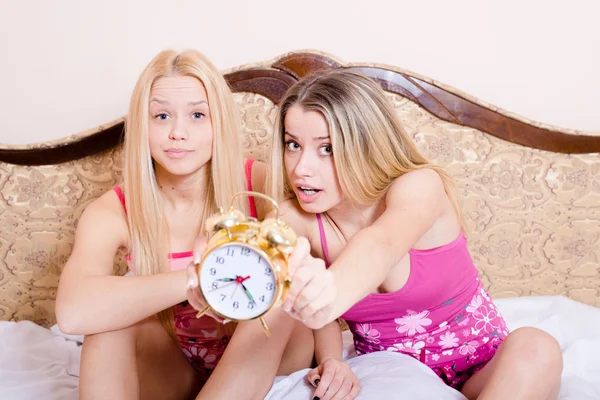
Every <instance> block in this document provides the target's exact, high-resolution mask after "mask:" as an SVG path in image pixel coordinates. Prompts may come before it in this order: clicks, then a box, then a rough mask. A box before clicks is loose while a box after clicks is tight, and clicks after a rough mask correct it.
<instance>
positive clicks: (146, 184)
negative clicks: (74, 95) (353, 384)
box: [56, 50, 313, 400]
mask: <svg viewBox="0 0 600 400" xmlns="http://www.w3.org/2000/svg"><path fill="white" fill-rule="evenodd" d="M240 129H241V124H240V120H239V111H238V109H237V108H236V106H235V102H234V99H233V95H232V93H231V91H230V89H229V87H228V85H227V83H226V81H225V80H224V78H223V77H222V76H221V74H220V73H219V72H218V70H217V69H216V68H215V67H214V65H213V64H212V63H211V62H210V61H209V60H208V59H206V58H205V57H204V56H203V55H202V54H200V53H199V52H197V51H193V50H189V51H185V52H183V53H176V52H174V51H163V52H161V53H160V54H158V55H157V56H156V57H155V58H154V59H153V60H152V61H151V62H150V63H149V64H148V65H147V67H146V68H145V69H144V71H143V72H142V74H141V75H140V77H139V79H138V81H137V84H136V86H135V89H134V91H133V95H132V97H131V102H130V108H129V113H128V115H127V121H126V129H125V144H124V148H123V152H124V163H123V178H124V180H123V184H122V185H119V186H116V187H114V190H107V192H106V193H105V194H103V195H102V196H100V198H98V199H97V200H95V201H94V202H92V203H91V204H90V205H89V206H88V207H87V208H86V210H85V212H84V213H83V214H82V216H81V218H80V219H79V221H78V226H77V233H76V238H75V246H74V249H73V253H72V255H71V257H70V258H69V260H68V262H67V264H66V266H65V268H64V270H63V273H62V275H61V279H60V284H59V288H58V295H57V303H56V314H57V319H58V325H59V327H60V328H61V330H63V331H64V332H66V333H70V334H84V335H85V339H84V343H83V351H82V360H81V376H80V398H81V399H138V398H142V399H161V400H164V399H190V398H198V399H200V398H211V399H215V398H232V399H233V398H243V397H247V396H251V397H253V398H258V397H261V396H264V395H265V394H266V393H267V392H268V390H269V389H270V387H271V385H272V381H273V378H274V377H275V375H276V373H280V374H289V373H291V372H293V371H295V370H296V369H298V368H304V367H307V366H309V365H310V363H311V360H312V349H313V347H312V344H313V340H312V334H311V332H310V330H309V329H308V328H306V327H305V326H303V325H302V324H301V323H299V322H296V321H295V320H294V319H292V318H291V317H289V316H288V315H287V314H286V313H285V312H283V311H281V310H275V311H274V312H273V313H271V314H270V315H268V316H267V318H268V319H270V321H268V323H269V326H270V327H271V329H272V332H273V335H274V336H273V337H271V338H270V340H267V338H266V337H265V335H264V333H263V332H262V327H261V325H260V322H259V321H250V322H248V323H244V324H239V325H238V326H237V328H236V329H235V333H233V334H232V331H233V329H230V328H233V327H230V326H219V325H218V323H217V322H216V321H215V320H214V319H212V318H211V317H210V316H205V317H203V318H200V319H196V318H195V315H196V313H197V311H196V310H194V309H193V307H192V305H190V303H189V302H190V301H191V299H190V298H189V291H188V290H190V291H191V290H193V289H194V286H195V285H197V282H195V283H193V285H192V286H191V288H190V286H188V274H187V271H186V267H187V266H188V265H189V264H190V262H191V261H192V259H193V254H192V249H193V247H194V243H195V239H196V237H197V236H198V234H199V233H200V232H201V230H202V229H203V226H204V221H205V220H206V218H207V217H208V216H210V215H211V214H213V213H215V212H216V210H217V206H218V205H225V204H229V203H230V201H231V198H232V197H233V195H234V194H235V193H237V192H239V191H242V190H246V189H247V188H248V186H249V185H248V186H247V183H248V184H251V183H252V178H254V181H255V183H260V182H261V181H263V179H264V176H265V171H264V170H265V169H264V165H262V164H260V163H254V166H253V165H252V162H248V163H246V165H244V160H243V157H242V149H241V141H240ZM245 168H246V172H247V174H246V176H244V169H245ZM252 172H254V173H252ZM118 178H119V176H118V175H115V179H118ZM254 189H255V190H258V191H261V190H262V188H261V186H260V185H259V186H258V187H256V185H255V187H254ZM236 207H238V208H239V209H241V210H243V211H244V212H245V213H249V212H250V211H253V210H252V207H250V208H249V207H248V203H247V202H246V200H245V199H243V198H242V199H241V200H240V202H239V203H238V204H236ZM254 213H255V210H254ZM117 252H121V253H122V254H124V255H126V257H127V260H128V264H129V266H130V270H131V272H133V276H127V277H123V276H114V275H113V266H114V259H115V254H116V253H117ZM200 255H201V254H196V257H198V256H200ZM189 288H190V289H189ZM288 348H293V349H294V350H296V351H294V352H291V351H287V350H286V349H288ZM297 349H300V350H299V351H298V350H297ZM282 354H283V357H282ZM290 355H291V356H290ZM223 382H227V385H223V384H222V383H223Z"/></svg>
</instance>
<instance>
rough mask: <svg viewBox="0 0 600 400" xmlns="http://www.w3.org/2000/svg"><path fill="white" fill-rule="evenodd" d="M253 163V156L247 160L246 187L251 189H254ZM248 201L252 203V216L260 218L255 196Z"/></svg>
mask: <svg viewBox="0 0 600 400" xmlns="http://www.w3.org/2000/svg"><path fill="white" fill-rule="evenodd" d="M252 164H254V159H253V158H249V159H247V160H246V187H247V188H248V190H249V191H252ZM248 203H250V216H251V217H254V218H258V214H257V212H256V203H255V200H254V197H248Z"/></svg>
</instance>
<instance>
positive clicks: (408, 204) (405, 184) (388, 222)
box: [330, 170, 447, 319]
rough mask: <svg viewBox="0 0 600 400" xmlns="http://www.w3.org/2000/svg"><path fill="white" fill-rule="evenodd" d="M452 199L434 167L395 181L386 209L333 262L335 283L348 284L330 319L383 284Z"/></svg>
mask: <svg viewBox="0 0 600 400" xmlns="http://www.w3.org/2000/svg"><path fill="white" fill-rule="evenodd" d="M446 202H447V200H446V193H445V191H444V186H443V183H442V180H441V178H440V177H439V175H438V174H437V173H436V172H435V171H433V170H420V171H413V172H411V173H408V174H406V175H404V176H402V177H401V178H398V179H397V180H396V181H395V182H394V183H393V184H392V185H391V187H390V189H389V190H388V193H387V195H386V210H385V212H384V213H383V214H382V215H381V217H379V218H378V219H377V220H376V221H375V223H373V225H371V226H369V227H368V228H365V229H363V230H361V231H360V232H358V233H357V234H356V235H354V236H353V237H352V238H351V239H350V241H349V242H348V244H347V245H346V247H345V248H344V251H343V252H342V253H341V254H340V256H339V257H338V258H337V260H336V261H335V262H334V263H333V264H332V265H331V267H330V270H331V271H332V273H333V280H334V282H335V286H336V287H338V288H343V290H340V291H338V298H337V299H336V301H335V303H334V304H333V310H332V312H331V315H330V319H335V318H338V317H339V316H341V315H342V314H343V313H344V312H345V311H347V310H348V309H349V308H350V307H352V306H353V305H354V304H356V303H357V302H358V301H359V300H361V299H362V298H364V297H365V296H367V295H368V294H369V293H372V292H375V291H376V290H377V288H378V287H379V286H380V285H381V284H382V283H383V281H384V280H385V279H386V278H387V276H388V274H389V272H390V270H391V268H392V267H394V266H395V265H396V264H398V263H399V262H400V260H401V259H402V258H403V257H404V256H405V255H406V254H407V253H408V251H409V250H410V249H411V248H412V247H413V246H414V244H415V243H417V242H418V241H419V239H421V238H422V237H423V235H425V233H427V232H428V231H429V229H430V228H431V227H432V225H433V224H434V223H435V221H436V220H437V219H438V218H439V217H440V216H441V214H442V211H443V209H444V207H443V205H444V204H446ZM358 277H360V279H358Z"/></svg>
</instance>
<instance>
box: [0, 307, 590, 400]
mask: <svg viewBox="0 0 600 400" xmlns="http://www.w3.org/2000/svg"><path fill="white" fill-rule="evenodd" d="M496 304H497V306H498V309H499V310H500V311H501V313H502V314H503V315H504V317H505V319H506V321H507V324H508V327H509V328H510V329H511V330H514V329H516V328H518V327H521V326H536V327H538V328H540V329H543V330H545V331H546V332H548V333H550V334H551V335H553V336H554V337H555V338H556V339H557V340H558V342H559V343H560V345H561V348H562V350H563V357H564V370H563V375H562V387H561V392H560V396H559V399H560V400H592V399H600V309H597V308H594V307H590V306H587V305H585V304H581V303H578V302H575V301H572V300H569V299H566V298H564V297H560V296H550V297H521V298H514V299H500V300H496ZM78 339H79V338H76V337H66V336H64V335H61V334H60V332H58V330H57V329H56V328H55V327H54V329H52V330H50V329H45V328H42V327H40V326H38V325H35V324H33V323H31V322H19V323H14V322H0V399H2V400H29V399H38V398H43V399H49V400H54V399H57V400H58V399H60V400H75V399H77V398H78V396H77V387H78V375H79V360H80V352H81V347H80V346H79V345H78V343H77V340H78ZM344 342H345V355H346V357H347V359H348V363H349V364H350V365H351V366H352V368H353V369H354V371H355V373H356V374H357V376H358V377H359V378H360V379H361V386H362V390H361V393H360V395H359V397H358V398H359V399H369V400H371V399H392V398H394V399H396V398H404V399H415V400H419V399H436V400H445V399H448V400H454V399H464V397H463V396H462V395H461V394H460V393H458V392H456V391H454V390H453V389H451V388H448V387H446V386H445V385H443V383H442V382H441V380H439V379H438V378H437V377H436V376H435V374H433V372H432V371H430V370H429V369H427V368H426V367H425V366H424V365H422V364H421V363H419V362H418V361H416V360H415V359H413V358H411V357H408V356H404V355H401V354H398V353H388V352H381V353H374V354H369V355H364V356H361V357H355V354H354V352H353V349H352V343H351V338H350V335H349V333H348V332H345V335H344ZM307 371H308V370H303V371H298V372H296V373H294V374H292V375H290V376H287V377H277V378H276V380H275V382H274V384H273V387H272V388H271V391H270V392H269V393H268V395H267V397H266V399H268V400H279V399H286V400H296V399H298V400H301V399H302V400H305V399H312V393H313V391H314V388H313V387H312V386H310V385H309V384H308V383H307V382H306V379H305V376H306V372H307Z"/></svg>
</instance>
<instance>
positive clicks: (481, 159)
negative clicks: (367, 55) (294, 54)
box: [0, 93, 600, 326]
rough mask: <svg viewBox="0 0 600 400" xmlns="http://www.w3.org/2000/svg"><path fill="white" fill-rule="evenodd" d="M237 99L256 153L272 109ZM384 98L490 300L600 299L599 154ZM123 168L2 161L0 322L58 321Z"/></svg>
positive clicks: (250, 151) (111, 161) (263, 146)
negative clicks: (68, 271) (59, 304)
mask: <svg viewBox="0 0 600 400" xmlns="http://www.w3.org/2000/svg"><path fill="white" fill-rule="evenodd" d="M235 98H236V101H237V102H238V104H239V105H240V106H241V112H242V116H243V121H244V126H243V133H242V137H241V140H242V141H243V143H244V148H245V152H246V155H247V156H250V157H253V158H256V159H259V160H265V159H266V158H267V156H268V153H269V140H270V137H271V134H272V124H273V121H274V117H275V108H274V105H273V103H272V102H271V101H270V100H268V99H267V98H265V97H262V96H260V95H257V94H254V93H236V94H235ZM390 98H391V99H392V101H393V103H394V105H395V107H396V111H397V113H398V116H399V117H400V119H401V120H402V121H403V123H404V125H405V127H406V129H407V130H408V132H409V134H410V136H411V137H412V138H413V140H414V141H415V142H416V143H417V145H418V147H419V148H420V149H421V150H422V151H423V153H424V154H425V155H426V156H427V157H429V158H430V159H431V160H433V161H435V162H438V163H440V164H442V165H445V166H447V167H448V168H449V169H450V171H451V172H452V174H453V175H454V176H455V177H456V179H457V181H458V183H459V185H460V187H461V189H462V195H463V197H464V199H463V203H464V210H465V213H466V218H467V223H468V228H469V230H470V232H469V244H470V249H471V252H472V255H473V258H474V261H475V263H476V265H477V266H478V267H479V269H480V272H481V276H482V279H483V282H484V283H485V285H486V287H487V288H488V289H489V291H490V293H491V294H492V296H494V297H508V296H528V295H557V294H560V295H564V296H567V297H570V298H572V299H575V300H579V301H582V302H584V303H587V304H591V305H594V306H600V264H599V259H600V157H598V155H597V154H589V155H565V154H557V153H550V152H545V151H540V150H535V149H530V148H526V147H523V146H519V145H515V144H511V143H508V142H505V141H502V140H500V139H497V138H495V137H493V136H491V135H487V134H485V133H482V132H480V131H477V130H475V129H472V128H468V127H464V126H459V125H455V124H452V123H449V122H444V121H442V120H440V119H438V118H436V117H435V116H433V115H432V114H430V113H428V112H427V111H425V110H424V109H422V108H421V107H419V106H418V105H417V104H415V103H413V102H412V101H409V100H407V99H405V98H402V97H400V96H398V95H395V94H390ZM65 140H66V139H65ZM65 140H61V141H57V142H64V141H65ZM67 141H68V140H67ZM55 143H56V142H53V143H52V144H53V145H54V144H55ZM121 168H122V162H121V149H120V148H117V149H113V150H110V151H107V152H104V153H101V154H97V155H95V156H92V157H87V158H84V159H80V160H76V161H74V162H68V163H64V164H59V165H52V166H40V167H30V166H16V165H11V164H6V163H0V232H2V234H1V235H0V320H13V321H18V320H32V321H34V322H36V323H38V324H40V325H43V326H50V325H52V324H54V323H55V315H54V299H55V297H56V287H57V284H58V279H59V276H60V272H61V269H62V267H63V265H64V264H65V262H66V260H67V259H68V257H69V254H70V252H71V249H72V246H73V237H74V233H75V229H76V226H77V220H78V218H79V216H80V215H81V212H82V211H83V209H84V208H85V207H86V206H87V205H88V204H89V203H90V202H91V201H93V200H94V199H95V198H97V197H98V196H99V195H101V194H102V193H104V192H106V191H107V190H110V189H111V188H112V187H113V186H114V185H115V184H118V183H119V182H120V179H121ZM115 260H116V264H115V271H116V273H123V272H124V271H125V263H124V260H123V259H122V258H121V257H116V259H115Z"/></svg>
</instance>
